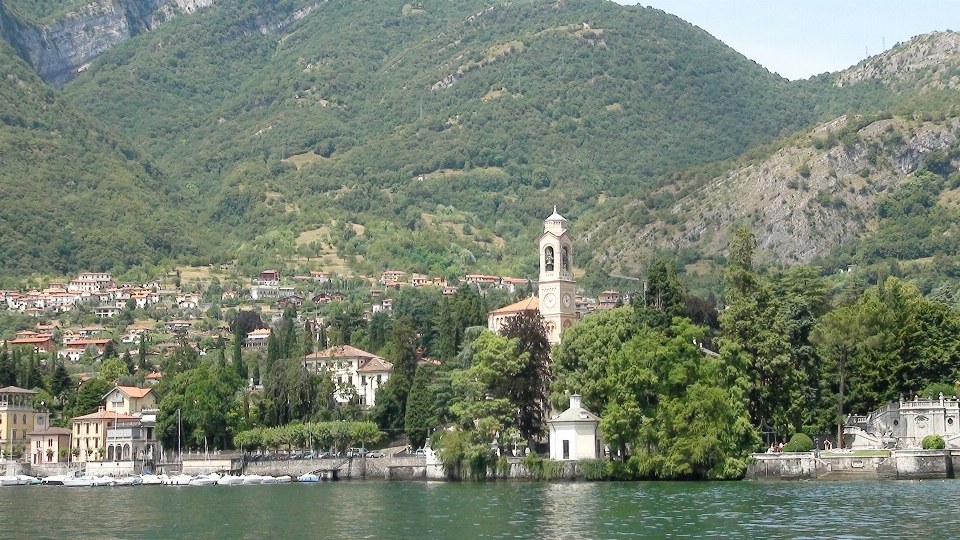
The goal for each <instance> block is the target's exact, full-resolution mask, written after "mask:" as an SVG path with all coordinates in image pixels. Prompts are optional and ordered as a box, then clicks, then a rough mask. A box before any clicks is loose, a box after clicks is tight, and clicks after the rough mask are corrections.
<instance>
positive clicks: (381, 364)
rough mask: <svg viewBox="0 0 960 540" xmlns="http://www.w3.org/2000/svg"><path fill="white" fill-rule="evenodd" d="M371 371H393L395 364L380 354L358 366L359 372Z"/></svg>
mask: <svg viewBox="0 0 960 540" xmlns="http://www.w3.org/2000/svg"><path fill="white" fill-rule="evenodd" d="M371 371H374V372H376V371H393V364H391V363H390V362H387V361H386V360H384V359H383V358H380V357H379V356H374V357H373V358H371V359H369V360H367V361H366V362H364V364H363V365H362V366H360V367H359V368H357V373H369V372H371Z"/></svg>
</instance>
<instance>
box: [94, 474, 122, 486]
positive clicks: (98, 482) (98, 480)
mask: <svg viewBox="0 0 960 540" xmlns="http://www.w3.org/2000/svg"><path fill="white" fill-rule="evenodd" d="M115 485H117V479H116V478H114V477H112V476H95V477H93V487H113V486H115Z"/></svg>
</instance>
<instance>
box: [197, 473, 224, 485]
mask: <svg viewBox="0 0 960 540" xmlns="http://www.w3.org/2000/svg"><path fill="white" fill-rule="evenodd" d="M219 480H220V475H219V474H217V473H211V474H201V475H200V476H197V477H196V478H194V479H193V480H190V485H191V486H215V485H217V481H219Z"/></svg>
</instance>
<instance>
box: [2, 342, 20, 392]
mask: <svg viewBox="0 0 960 540" xmlns="http://www.w3.org/2000/svg"><path fill="white" fill-rule="evenodd" d="M16 384H17V372H16V370H15V369H14V366H13V359H12V358H11V357H10V350H9V349H7V344H6V343H4V344H3V352H0V387H4V386H16Z"/></svg>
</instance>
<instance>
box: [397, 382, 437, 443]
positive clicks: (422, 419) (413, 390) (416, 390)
mask: <svg viewBox="0 0 960 540" xmlns="http://www.w3.org/2000/svg"><path fill="white" fill-rule="evenodd" d="M429 385H430V377H429V374H428V373H427V369H426V368H425V367H423V366H421V367H419V368H418V369H417V373H416V375H414V377H413V386H411V387H410V394H408V396H407V410H406V414H405V415H404V430H405V431H406V432H407V436H408V437H410V444H411V445H412V446H413V447H414V448H420V447H421V446H423V443H424V441H425V440H426V439H427V432H428V431H429V430H430V428H431V427H432V426H431V425H430V419H431V418H433V416H434V403H433V398H432V396H431V395H430V389H429Z"/></svg>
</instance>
